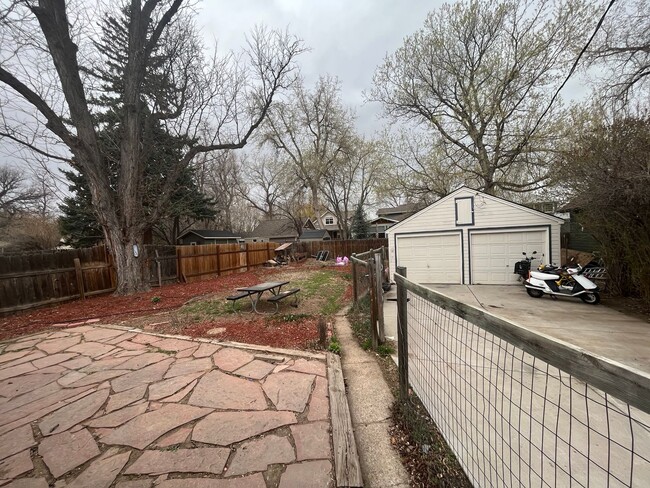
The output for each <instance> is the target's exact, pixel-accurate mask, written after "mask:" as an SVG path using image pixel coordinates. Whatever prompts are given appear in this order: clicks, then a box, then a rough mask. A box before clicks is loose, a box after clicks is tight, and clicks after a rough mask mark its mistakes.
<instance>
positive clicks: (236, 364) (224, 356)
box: [212, 347, 255, 372]
mask: <svg viewBox="0 0 650 488" xmlns="http://www.w3.org/2000/svg"><path fill="white" fill-rule="evenodd" d="M253 359H255V358H254V357H253V355H252V354H250V353H248V352H246V351H242V350H241V349H233V348H231V347H224V348H223V349H220V350H219V351H217V352H216V353H215V354H214V355H213V356H212V360H213V361H214V365H215V366H216V367H217V368H219V369H221V370H223V371H227V372H231V371H235V370H236V369H239V368H241V367H242V366H243V365H245V364H247V363H250V362H251V361H252V360H253Z"/></svg>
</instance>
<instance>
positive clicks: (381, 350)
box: [377, 344, 395, 356]
mask: <svg viewBox="0 0 650 488" xmlns="http://www.w3.org/2000/svg"><path fill="white" fill-rule="evenodd" d="M377 354H379V355H380V356H390V355H391V354H395V348H394V347H393V346H391V345H390V344H380V345H379V347H377Z"/></svg>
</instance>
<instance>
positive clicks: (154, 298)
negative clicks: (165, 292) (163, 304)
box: [151, 296, 162, 303]
mask: <svg viewBox="0 0 650 488" xmlns="http://www.w3.org/2000/svg"><path fill="white" fill-rule="evenodd" d="M160 300H162V298H160V297H159V296H155V297H151V303H158V302H160Z"/></svg>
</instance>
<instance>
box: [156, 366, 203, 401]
mask: <svg viewBox="0 0 650 488" xmlns="http://www.w3.org/2000/svg"><path fill="white" fill-rule="evenodd" d="M204 372H205V370H202V371H199V372H197V373H192V374H187V375H183V376H175V377H172V378H170V379H167V380H163V381H159V382H157V383H152V384H151V385H149V400H160V399H161V398H165V397H168V396H171V395H173V394H174V393H176V392H178V391H179V390H181V389H183V388H185V387H186V386H187V385H189V384H190V383H192V381H194V380H195V379H197V378H198V377H199V376H201V375H203V373H204Z"/></svg>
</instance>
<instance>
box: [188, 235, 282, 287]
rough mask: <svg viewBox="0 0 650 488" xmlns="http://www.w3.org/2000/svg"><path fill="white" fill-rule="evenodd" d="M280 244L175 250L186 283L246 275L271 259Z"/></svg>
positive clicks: (215, 246)
mask: <svg viewBox="0 0 650 488" xmlns="http://www.w3.org/2000/svg"><path fill="white" fill-rule="evenodd" d="M276 247H278V244H276V243H275V242H252V243H248V244H204V245H201V246H178V247H177V248H176V253H177V259H178V269H179V276H180V277H181V278H182V279H183V281H186V282H192V281H200V280H205V279H210V278H213V277H215V276H220V275H224V274H231V273H235V272H238V271H246V270H249V269H250V268H252V267H255V266H261V265H262V264H264V263H265V262H266V261H268V260H269V259H271V258H272V257H273V256H274V255H275V253H274V250H275V248H276Z"/></svg>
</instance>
